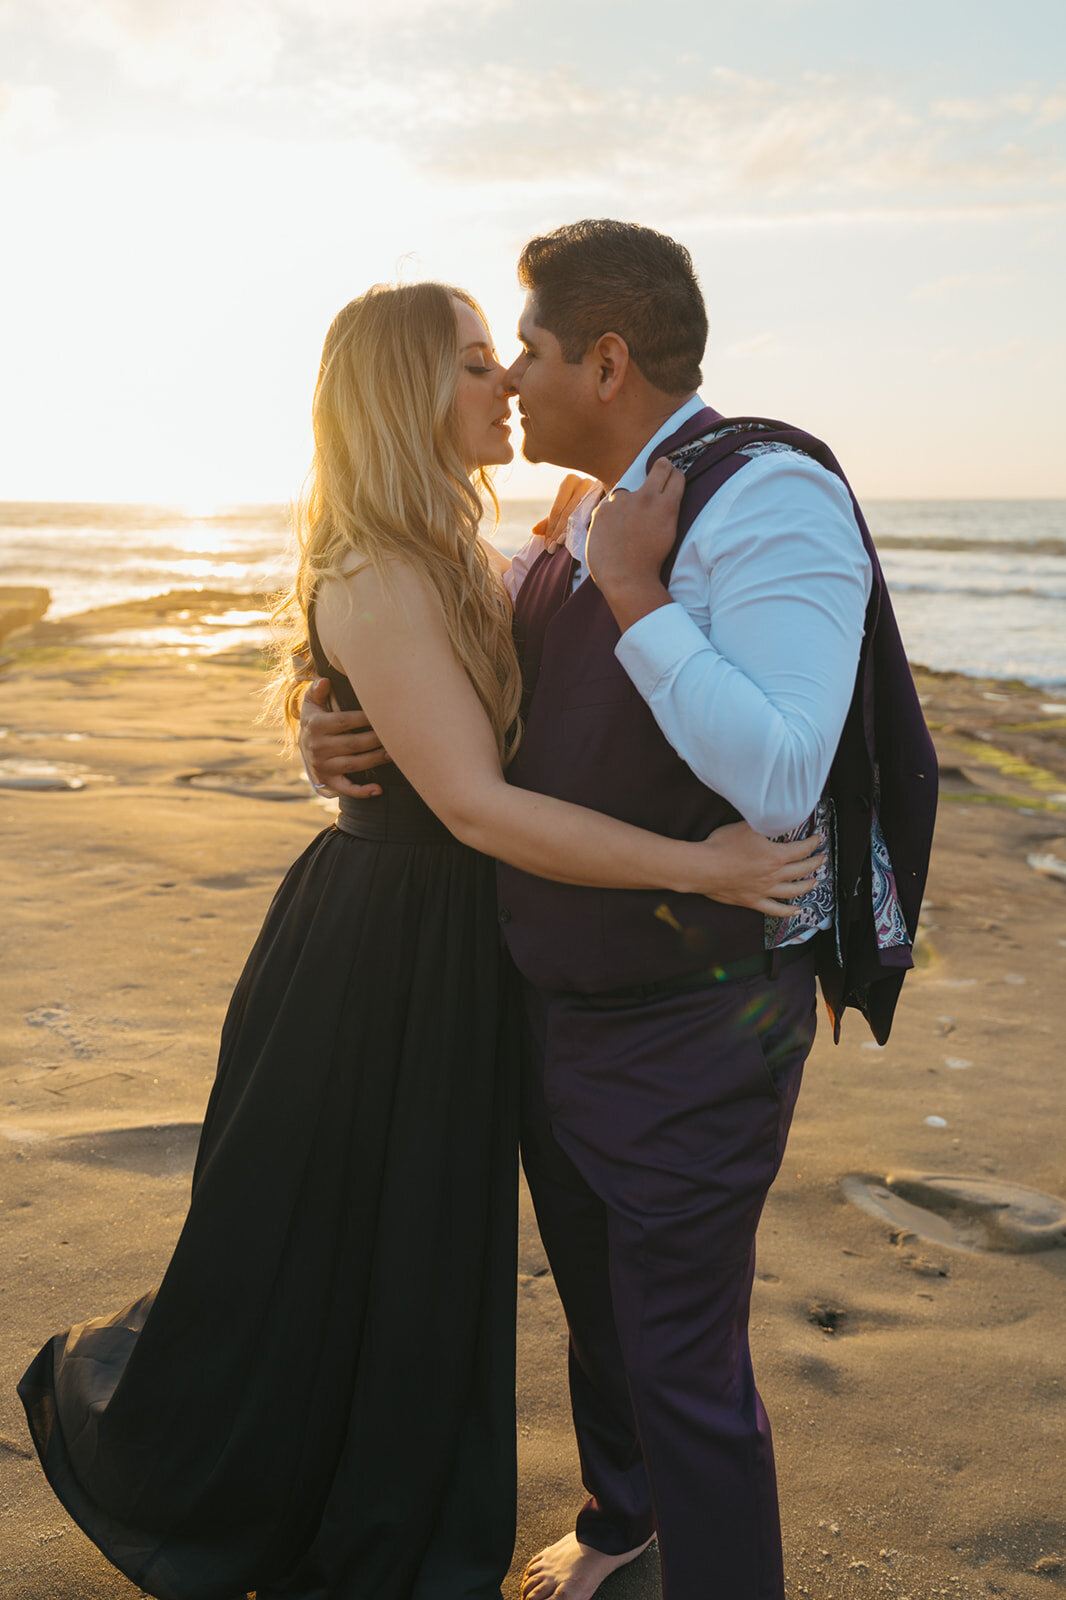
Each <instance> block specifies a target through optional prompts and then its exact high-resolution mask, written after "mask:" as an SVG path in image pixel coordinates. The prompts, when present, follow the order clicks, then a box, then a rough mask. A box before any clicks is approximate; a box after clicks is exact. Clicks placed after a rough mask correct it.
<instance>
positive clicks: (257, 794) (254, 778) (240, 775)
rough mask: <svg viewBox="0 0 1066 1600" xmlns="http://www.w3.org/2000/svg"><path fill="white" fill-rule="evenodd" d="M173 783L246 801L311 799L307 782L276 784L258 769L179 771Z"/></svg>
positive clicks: (273, 779) (269, 776)
mask: <svg viewBox="0 0 1066 1600" xmlns="http://www.w3.org/2000/svg"><path fill="white" fill-rule="evenodd" d="M174 782H175V783H184V784H188V786H189V788H190V789H208V790H210V791H211V792H212V793H214V794H239V795H243V796H244V797H245V799H247V800H310V799H312V798H313V796H312V794H311V791H310V788H309V787H308V785H307V784H306V783H305V782H303V781H302V780H300V779H294V780H293V781H292V782H291V783H279V782H278V780H277V777H276V775H275V774H273V773H271V774H266V773H261V772H221V771H215V772H210V771H208V772H179V773H178V775H177V777H176V778H175V779H174Z"/></svg>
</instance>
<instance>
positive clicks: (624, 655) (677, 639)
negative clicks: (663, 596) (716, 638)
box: [614, 601, 714, 700]
mask: <svg viewBox="0 0 1066 1600" xmlns="http://www.w3.org/2000/svg"><path fill="white" fill-rule="evenodd" d="M713 649H714V646H713V645H712V644H711V643H710V641H709V640H708V639H707V638H705V636H704V635H703V634H702V633H701V632H700V630H699V628H698V627H697V625H696V623H695V622H693V620H692V618H691V617H690V616H689V614H688V612H687V611H686V610H685V608H684V606H679V605H678V604H677V602H676V601H671V603H670V604H669V605H668V606H659V607H658V609H657V610H655V611H649V612H648V615H647V616H646V617H641V619H640V621H639V622H634V624H633V626H632V627H631V628H627V629H626V631H625V633H623V635H622V637H621V638H620V639H619V641H618V643H617V644H616V645H615V647H614V653H615V656H616V657H617V659H618V661H619V662H620V663H621V664H622V666H623V667H624V668H625V670H626V673H627V674H628V676H629V678H630V679H631V681H632V683H633V687H634V688H635V689H636V690H637V692H638V693H639V694H640V696H641V697H642V698H643V699H644V700H650V699H651V697H652V695H653V694H654V693H655V691H656V690H657V689H658V688H659V687H660V685H661V684H662V682H663V681H664V679H668V678H673V677H675V676H676V674H677V673H678V672H679V671H680V669H681V668H682V667H683V666H684V664H685V662H686V661H690V660H691V659H692V657H693V656H694V655H702V654H704V653H705V652H706V651H708V650H713Z"/></svg>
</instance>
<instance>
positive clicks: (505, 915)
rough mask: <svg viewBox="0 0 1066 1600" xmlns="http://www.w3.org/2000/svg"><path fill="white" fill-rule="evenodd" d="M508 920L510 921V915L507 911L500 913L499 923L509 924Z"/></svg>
mask: <svg viewBox="0 0 1066 1600" xmlns="http://www.w3.org/2000/svg"><path fill="white" fill-rule="evenodd" d="M510 920H511V913H510V912H509V911H501V912H500V921H501V922H502V923H504V924H506V923H508V922H510Z"/></svg>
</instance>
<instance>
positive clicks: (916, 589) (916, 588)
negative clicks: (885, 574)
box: [888, 576, 1066, 604]
mask: <svg viewBox="0 0 1066 1600" xmlns="http://www.w3.org/2000/svg"><path fill="white" fill-rule="evenodd" d="M888 586H889V590H890V592H891V593H892V594H894V595H897V594H937V595H949V594H956V595H965V596H966V598H967V599H971V600H993V601H995V602H996V603H997V604H999V603H1000V602H1002V601H1004V600H1011V599H1022V600H1038V601H1041V602H1043V601H1045V600H1051V601H1058V602H1060V603H1061V602H1062V601H1063V600H1066V588H1062V589H1048V588H1044V587H1041V588H1039V589H1035V588H1031V587H1028V586H1024V585H1023V586H1022V587H1014V586H1012V587H1010V588H1003V587H995V586H993V585H988V586H987V587H981V586H979V585H968V584H962V583H933V582H930V583H911V582H908V581H907V580H906V579H904V578H893V577H891V576H890V577H889V585H888Z"/></svg>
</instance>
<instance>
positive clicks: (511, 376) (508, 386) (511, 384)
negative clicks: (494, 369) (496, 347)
mask: <svg viewBox="0 0 1066 1600" xmlns="http://www.w3.org/2000/svg"><path fill="white" fill-rule="evenodd" d="M521 360H522V358H521V356H519V358H518V360H517V361H514V362H512V363H511V365H510V366H509V367H507V368H506V369H505V370H504V371H503V372H502V373H501V374H500V382H501V384H502V385H503V388H504V392H505V393H506V394H509V395H510V394H517V393H518V380H519V378H520V376H521V374H520V372H519V370H518V368H519V365H520V363H521Z"/></svg>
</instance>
